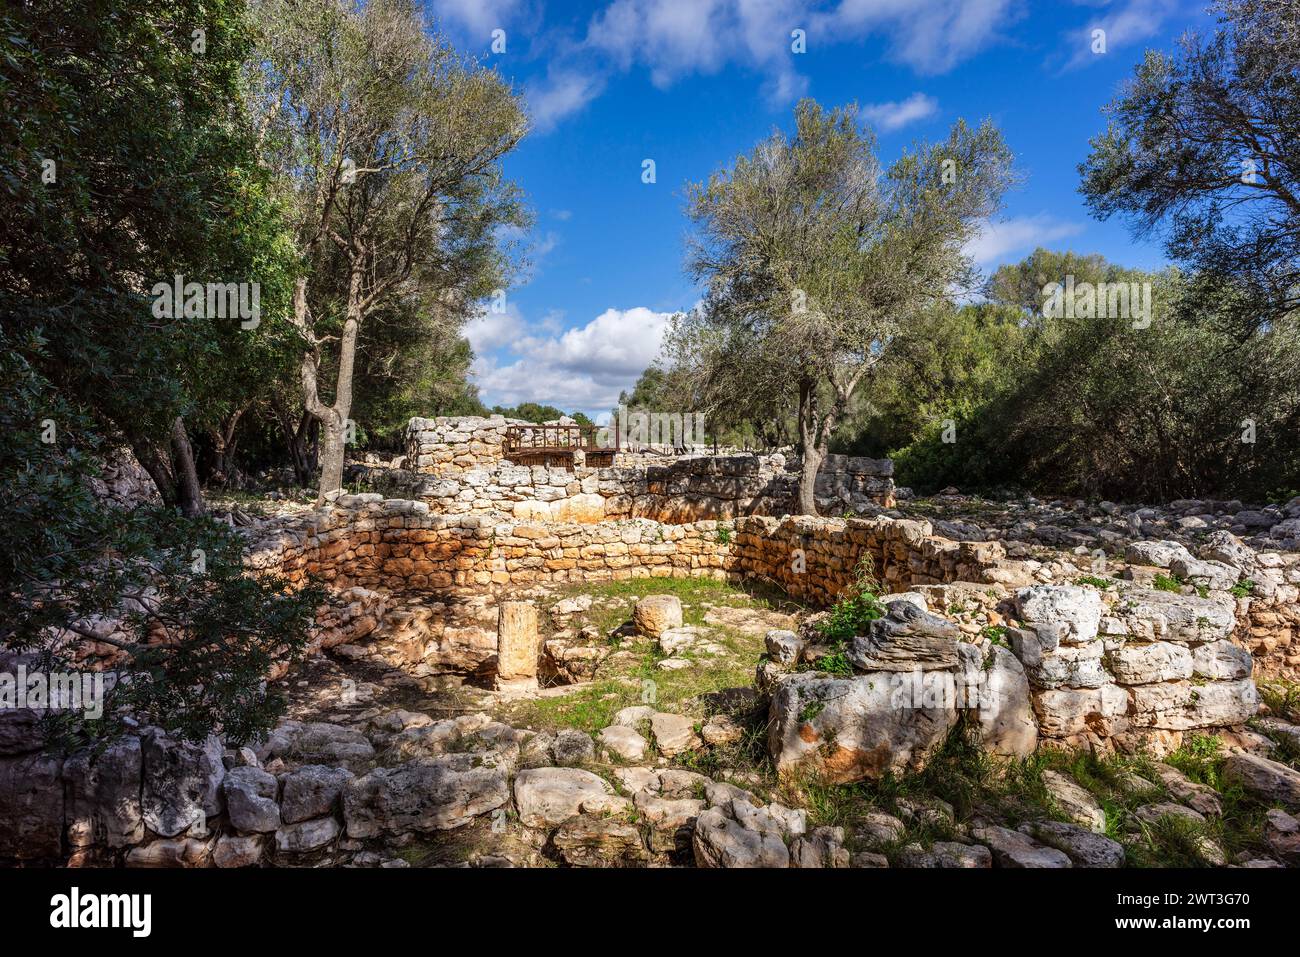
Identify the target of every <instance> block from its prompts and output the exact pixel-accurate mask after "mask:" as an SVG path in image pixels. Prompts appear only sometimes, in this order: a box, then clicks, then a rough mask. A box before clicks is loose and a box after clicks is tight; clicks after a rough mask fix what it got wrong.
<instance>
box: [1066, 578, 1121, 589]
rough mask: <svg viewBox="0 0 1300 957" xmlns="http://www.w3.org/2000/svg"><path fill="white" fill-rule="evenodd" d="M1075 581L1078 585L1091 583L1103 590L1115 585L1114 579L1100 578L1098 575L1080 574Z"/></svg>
mask: <svg viewBox="0 0 1300 957" xmlns="http://www.w3.org/2000/svg"><path fill="white" fill-rule="evenodd" d="M1074 583H1075V584H1076V585H1091V586H1092V587H1093V588H1099V589H1101V590H1102V591H1105V590H1106V589H1108V588H1114V587H1115V581H1114V579H1111V578H1098V577H1097V576H1096V575H1080V576H1079V577H1078V578H1076V579H1075V580H1074Z"/></svg>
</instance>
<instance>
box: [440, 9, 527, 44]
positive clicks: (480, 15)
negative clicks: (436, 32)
mask: <svg viewBox="0 0 1300 957" xmlns="http://www.w3.org/2000/svg"><path fill="white" fill-rule="evenodd" d="M429 6H430V8H431V9H432V10H433V14H434V16H435V17H436V18H437V20H438V21H439V22H440V23H442V24H446V25H448V26H453V27H458V28H460V29H462V30H464V31H465V32H466V33H468V34H472V35H473V36H476V37H481V38H482V40H483V42H484V44H486V43H487V42H488V40H489V39H490V38H491V35H492V31H493V30H496V29H498V28H505V26H506V24H507V23H509V22H510V21H511V20H512V19H513V18H514V17H515V16H516V15H517V14H518V13H519V12H520V10H521V9H522V8H523V3H522V2H521V0H431V2H430V3H429ZM508 42H509V41H508V39H507V43H508Z"/></svg>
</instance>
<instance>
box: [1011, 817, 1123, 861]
mask: <svg viewBox="0 0 1300 957" xmlns="http://www.w3.org/2000/svg"><path fill="white" fill-rule="evenodd" d="M1020 830H1021V831H1022V832H1024V833H1026V834H1029V835H1030V836H1031V837H1034V838H1036V839H1038V840H1039V841H1041V842H1042V843H1044V844H1046V845H1048V846H1049V847H1054V848H1056V849H1057V850H1058V851H1062V852H1063V853H1065V854H1066V855H1067V856H1068V857H1069V858H1070V860H1071V861H1072V862H1073V864H1074V866H1075V867H1094V868H1095V867H1121V866H1123V864H1124V846H1123V845H1122V844H1120V843H1119V842H1118V841H1112V840H1111V839H1110V838H1108V837H1106V836H1105V835H1103V834H1098V833H1096V832H1094V831H1091V830H1089V829H1088V828H1086V827H1079V826H1078V825H1077V824H1067V823H1064V822H1062V821H1034V822H1032V823H1029V824H1023V825H1021V828H1020Z"/></svg>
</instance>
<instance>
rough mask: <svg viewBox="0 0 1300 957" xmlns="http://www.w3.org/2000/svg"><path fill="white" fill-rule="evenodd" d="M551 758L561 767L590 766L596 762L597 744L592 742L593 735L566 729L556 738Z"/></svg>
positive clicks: (552, 746)
mask: <svg viewBox="0 0 1300 957" xmlns="http://www.w3.org/2000/svg"><path fill="white" fill-rule="evenodd" d="M551 757H552V758H554V759H555V763H556V764H558V765H560V766H561V767H574V766H576V765H580V764H589V763H590V762H592V761H594V760H596V743H595V742H594V741H592V740H591V735H589V734H586V733H585V732H582V731H576V730H573V729H571V728H566V729H565V730H563V731H561V732H559V733H558V734H557V735H556V736H555V743H554V744H552V745H551Z"/></svg>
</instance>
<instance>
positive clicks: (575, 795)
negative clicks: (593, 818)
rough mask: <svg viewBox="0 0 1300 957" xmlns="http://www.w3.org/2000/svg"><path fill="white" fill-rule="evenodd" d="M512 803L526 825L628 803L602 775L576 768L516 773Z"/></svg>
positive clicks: (540, 824)
mask: <svg viewBox="0 0 1300 957" xmlns="http://www.w3.org/2000/svg"><path fill="white" fill-rule="evenodd" d="M515 805H516V806H517V807H518V808H519V820H520V821H522V822H523V824H524V825H525V826H526V827H545V826H547V825H556V824H562V823H564V822H565V821H567V820H568V819H569V818H571V817H577V816H578V814H580V813H582V812H584V811H585V812H587V813H593V814H594V813H599V812H601V811H615V810H622V809H625V808H627V807H630V806H631V802H630V801H628V800H627V798H622V797H619V796H618V795H616V794H615V793H614V789H613V787H611V786H610V784H609V782H608V781H606V780H605V779H604V778H602V777H600V776H598V775H595V774H592V773H591V772H590V771H583V770H581V769H579V768H532V769H530V770H527V771H520V772H519V773H518V774H517V775H515Z"/></svg>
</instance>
